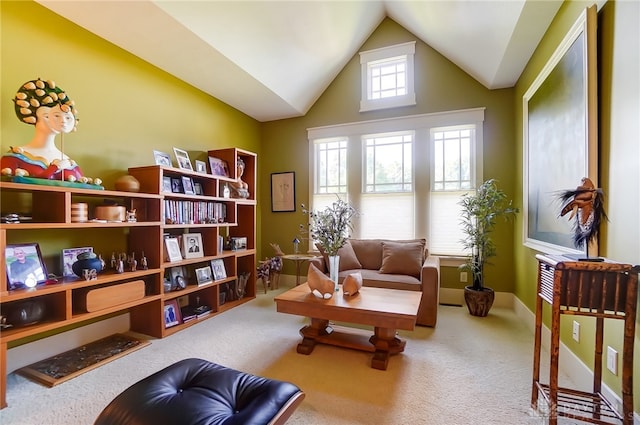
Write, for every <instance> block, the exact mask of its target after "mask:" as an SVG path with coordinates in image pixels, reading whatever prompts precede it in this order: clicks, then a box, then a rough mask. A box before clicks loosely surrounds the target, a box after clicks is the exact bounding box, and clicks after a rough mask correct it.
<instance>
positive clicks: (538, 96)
mask: <svg viewBox="0 0 640 425" xmlns="http://www.w3.org/2000/svg"><path fill="white" fill-rule="evenodd" d="M596 23H597V12H596V8H595V6H593V7H590V8H587V9H585V10H584V11H583V13H582V14H581V15H580V17H579V18H578V19H577V21H576V22H575V24H574V25H573V26H572V28H571V29H570V30H569V32H568V33H567V34H566V36H565V37H564V39H563V40H562V42H561V43H560V45H559V46H558V47H557V48H556V50H555V52H554V53H553V55H552V56H551V57H550V59H549V60H548V62H547V64H546V65H545V66H544V68H543V69H542V71H541V72H540V74H539V75H538V76H537V77H536V79H535V80H534V81H533V83H532V84H531V86H530V87H529V89H528V90H527V91H526V92H525V94H524V96H523V143H524V146H523V154H524V158H523V163H524V176H523V185H524V187H523V191H524V192H523V194H524V196H523V210H524V225H523V233H524V234H523V240H524V245H525V246H527V247H529V248H532V249H535V250H537V251H540V252H544V253H548V254H583V253H582V252H581V251H579V250H577V249H576V248H575V246H574V244H573V240H572V227H573V223H572V222H571V221H570V220H567V219H565V218H562V219H561V218H560V217H559V213H560V208H561V205H560V201H559V200H558V198H557V194H558V193H560V192H561V191H563V190H570V189H575V188H576V187H577V186H578V185H579V184H580V181H581V179H582V178H583V177H588V178H590V179H591V181H592V182H593V183H594V184H595V185H596V187H597V184H598V183H597V181H598V179H597V177H598V166H597V164H598V145H597V75H596V71H597V62H596V60H597V58H596V49H597V46H596ZM597 251H598V248H597V242H595V243H593V244H591V245H590V246H589V247H588V252H589V255H597Z"/></svg>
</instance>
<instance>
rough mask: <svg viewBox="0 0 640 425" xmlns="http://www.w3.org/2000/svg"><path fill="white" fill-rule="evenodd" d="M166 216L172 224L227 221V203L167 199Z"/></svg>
mask: <svg viewBox="0 0 640 425" xmlns="http://www.w3.org/2000/svg"><path fill="white" fill-rule="evenodd" d="M164 218H165V222H167V223H170V224H192V223H193V224H203V223H225V222H226V221H227V205H226V204H224V203H222V202H212V201H179V200H174V199H165V201H164Z"/></svg>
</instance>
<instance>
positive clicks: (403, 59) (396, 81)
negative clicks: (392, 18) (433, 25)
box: [360, 41, 416, 112]
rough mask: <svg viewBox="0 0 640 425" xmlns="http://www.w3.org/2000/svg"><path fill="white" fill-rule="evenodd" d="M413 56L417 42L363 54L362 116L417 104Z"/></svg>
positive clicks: (361, 59)
mask: <svg viewBox="0 0 640 425" xmlns="http://www.w3.org/2000/svg"><path fill="white" fill-rule="evenodd" d="M414 54H415V41H412V42H410V43H404V44H398V45H395V46H389V47H383V48H380V49H375V50H369V51H366V52H360V66H361V70H362V71H361V73H362V76H361V78H362V100H361V102H360V112H364V111H371V110H375V109H385V108H394V107H398V106H407V105H415V104H416V95H415V92H414V88H413V56H414Z"/></svg>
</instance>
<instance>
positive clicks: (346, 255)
mask: <svg viewBox="0 0 640 425" xmlns="http://www.w3.org/2000/svg"><path fill="white" fill-rule="evenodd" d="M316 248H318V251H320V254H322V256H323V257H324V264H325V265H326V267H327V270H329V256H328V255H327V253H326V252H324V249H322V247H321V246H319V245H316ZM338 256H340V266H339V269H338V270H339V271H343V270H353V269H361V268H362V264H360V261H358V257H356V252H355V251H354V250H353V247H352V246H351V244H350V243H349V241H347V242H346V243H345V244H344V245H343V246H342V248H340V249H339V250H338Z"/></svg>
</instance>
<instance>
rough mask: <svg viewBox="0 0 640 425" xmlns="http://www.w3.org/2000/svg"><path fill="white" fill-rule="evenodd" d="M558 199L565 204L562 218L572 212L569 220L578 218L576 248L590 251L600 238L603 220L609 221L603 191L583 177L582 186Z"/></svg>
mask: <svg viewBox="0 0 640 425" xmlns="http://www.w3.org/2000/svg"><path fill="white" fill-rule="evenodd" d="M558 197H559V198H560V200H561V201H562V203H563V204H562V210H561V211H560V217H564V216H565V214H567V213H568V212H569V211H571V215H570V216H569V220H571V219H573V217H574V216H575V218H576V221H575V223H574V225H573V244H574V246H575V247H576V248H582V247H585V249H586V250H587V251H588V248H589V243H591V242H592V241H594V240H595V239H597V237H598V233H599V231H600V223H601V222H602V219H603V218H604V219H605V220H606V219H607V214H606V213H605V211H604V201H603V198H604V194H603V192H602V189H596V187H595V185H594V184H593V182H592V181H591V179H589V178H588V177H583V178H582V180H581V181H580V186H578V187H577V188H576V189H575V190H565V191H562V192H561V193H560V195H559V196H558ZM587 254H588V252H587Z"/></svg>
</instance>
